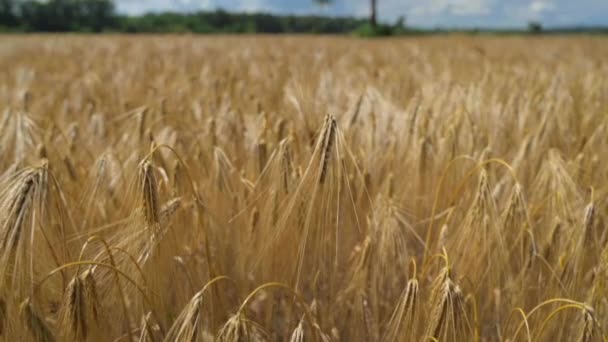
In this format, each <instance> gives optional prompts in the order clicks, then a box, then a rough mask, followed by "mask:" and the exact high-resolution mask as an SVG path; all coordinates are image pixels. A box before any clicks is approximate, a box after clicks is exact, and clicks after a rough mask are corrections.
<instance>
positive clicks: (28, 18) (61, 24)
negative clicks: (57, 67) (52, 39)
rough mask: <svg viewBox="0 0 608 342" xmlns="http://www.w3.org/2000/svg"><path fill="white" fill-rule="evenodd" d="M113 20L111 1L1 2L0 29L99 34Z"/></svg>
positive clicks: (113, 11) (27, 0)
mask: <svg viewBox="0 0 608 342" xmlns="http://www.w3.org/2000/svg"><path fill="white" fill-rule="evenodd" d="M115 20H116V13H115V9H114V3H113V2H112V1H110V0H49V1H45V2H42V1H35V0H0V27H4V28H12V29H15V30H23V31H43V32H67V31H87V32H101V31H102V30H103V29H104V28H107V27H111V26H113V25H116V21H115Z"/></svg>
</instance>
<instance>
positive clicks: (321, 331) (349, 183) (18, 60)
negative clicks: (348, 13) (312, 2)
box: [0, 35, 608, 342]
mask: <svg viewBox="0 0 608 342" xmlns="http://www.w3.org/2000/svg"><path fill="white" fill-rule="evenodd" d="M607 57H608V41H607V40H606V38H602V37H585V36H572V37H515V36H514V37H492V36H485V37H484V36H477V37H475V36H457V35H453V36H436V37H426V38H402V39H383V40H358V39H354V38H347V37H307V36H300V37H294V36H277V37H272V36H238V37H237V36H187V35H186V36H169V35H167V36H78V35H72V36H70V35H64V36H61V35H59V36H54V35H46V36H2V37H0V115H1V116H0V175H1V176H0V336H1V337H0V340H2V341H44V342H50V341H212V340H217V341H293V342H300V341H322V342H326V341H383V342H385V341H581V342H591V341H606V340H607V336H608V299H607V293H608V200H607V195H608V164H607V161H608V77H607V75H608V58H607Z"/></svg>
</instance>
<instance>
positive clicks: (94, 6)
mask: <svg viewBox="0 0 608 342" xmlns="http://www.w3.org/2000/svg"><path fill="white" fill-rule="evenodd" d="M313 2H314V3H316V4H317V5H319V6H327V5H329V4H330V3H331V0H313ZM376 7H377V0H370V12H369V17H368V18H353V17H326V16H315V15H308V16H293V15H273V14H267V13H234V12H227V11H225V10H222V9H217V10H215V11H199V12H194V13H174V12H164V13H147V14H143V15H139V16H127V15H122V14H119V13H117V11H116V7H115V4H114V2H113V1H112V0H46V1H39V0H0V32H2V31H4V32H126V33H186V32H191V33H333V34H342V33H356V34H358V35H361V36H378V35H393V34H429V33H430V34H432V33H446V32H456V31H454V30H450V29H431V30H417V29H414V28H411V27H408V26H407V25H406V21H405V17H401V18H399V19H398V20H397V21H396V22H395V23H394V24H384V23H381V22H378V21H377V19H376V16H377V9H376ZM458 32H462V33H473V34H479V33H492V34H510V33H516V34H520V33H524V32H528V33H534V34H539V33H544V34H547V33H560V34H564V33H608V29H607V28H605V27H596V28H590V27H572V28H558V29H551V30H546V29H544V28H543V27H542V25H541V23H536V22H532V23H529V25H528V27H527V29H526V28H523V29H521V30H506V31H505V30H484V29H467V30H460V31H458Z"/></svg>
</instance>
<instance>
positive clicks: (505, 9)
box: [116, 0, 608, 27]
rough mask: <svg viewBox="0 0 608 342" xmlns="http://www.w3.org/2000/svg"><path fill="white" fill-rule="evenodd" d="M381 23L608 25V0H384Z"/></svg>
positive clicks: (161, 4)
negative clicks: (402, 19)
mask: <svg viewBox="0 0 608 342" xmlns="http://www.w3.org/2000/svg"><path fill="white" fill-rule="evenodd" d="M116 4H117V7H118V10H119V11H120V12H122V13H127V14H141V13H144V12H158V11H166V10H171V11H182V12H188V11H194V10H199V9H206V10H213V9H216V8H218V7H221V8H223V9H226V10H228V11H248V12H254V11H264V12H272V13H282V14H284V13H290V14H308V13H315V14H327V15H338V16H345V15H355V16H365V15H366V14H367V13H368V10H369V0H334V1H333V3H332V5H330V6H328V7H327V8H320V7H318V6H314V5H313V1H312V0H116ZM378 11H379V16H380V18H381V20H383V21H387V22H393V21H395V20H396V19H397V18H398V17H399V16H402V15H403V16H405V17H406V18H407V21H408V23H409V24H411V25H415V26H422V27H437V26H442V27H480V26H483V27H516V26H524V25H526V23H527V22H528V21H530V20H538V21H540V22H542V23H543V24H544V25H545V26H567V25H608V0H378Z"/></svg>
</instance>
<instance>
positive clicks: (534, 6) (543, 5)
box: [529, 0, 555, 13]
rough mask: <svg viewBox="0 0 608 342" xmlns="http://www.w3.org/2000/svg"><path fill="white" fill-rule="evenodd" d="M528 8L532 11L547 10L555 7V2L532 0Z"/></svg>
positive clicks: (540, 11) (541, 11)
mask: <svg viewBox="0 0 608 342" xmlns="http://www.w3.org/2000/svg"><path fill="white" fill-rule="evenodd" d="M529 9H530V11H531V12H533V13H543V12H549V11H551V10H554V9H555V4H554V3H553V2H550V1H547V0H535V1H532V3H531V4H530V7H529Z"/></svg>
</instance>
